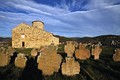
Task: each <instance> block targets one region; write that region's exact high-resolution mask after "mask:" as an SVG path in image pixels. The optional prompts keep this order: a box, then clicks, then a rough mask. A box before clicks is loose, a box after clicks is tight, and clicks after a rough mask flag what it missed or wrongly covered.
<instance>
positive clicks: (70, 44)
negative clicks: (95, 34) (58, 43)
mask: <svg viewBox="0 0 120 80" xmlns="http://www.w3.org/2000/svg"><path fill="white" fill-rule="evenodd" d="M66 43H67V44H66V45H65V47H64V51H65V53H67V56H68V57H73V53H74V51H75V43H74V42H73V41H67V42H66Z"/></svg>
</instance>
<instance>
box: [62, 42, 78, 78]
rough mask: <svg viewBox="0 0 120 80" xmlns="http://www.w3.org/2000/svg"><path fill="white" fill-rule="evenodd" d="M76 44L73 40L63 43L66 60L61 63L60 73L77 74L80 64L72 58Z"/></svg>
mask: <svg viewBox="0 0 120 80" xmlns="http://www.w3.org/2000/svg"><path fill="white" fill-rule="evenodd" d="M75 47H76V44H75V42H74V41H67V45H65V48H64V50H65V52H66V53H67V57H66V62H63V63H62V69H61V70H62V74H63V75H67V76H73V75H76V74H79V72H80V65H79V63H78V62H77V61H75V60H74V57H73V53H74V51H75Z"/></svg>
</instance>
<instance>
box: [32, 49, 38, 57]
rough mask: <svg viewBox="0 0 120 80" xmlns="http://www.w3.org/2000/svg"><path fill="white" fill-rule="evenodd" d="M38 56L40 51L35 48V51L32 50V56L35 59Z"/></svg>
mask: <svg viewBox="0 0 120 80" xmlns="http://www.w3.org/2000/svg"><path fill="white" fill-rule="evenodd" d="M37 54H38V51H37V50H36V49H34V48H33V49H32V50H31V56H33V57H35V56H37Z"/></svg>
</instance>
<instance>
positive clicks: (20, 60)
mask: <svg viewBox="0 0 120 80" xmlns="http://www.w3.org/2000/svg"><path fill="white" fill-rule="evenodd" d="M26 62H27V58H26V57H25V54H23V53H19V54H17V57H16V59H15V66H16V67H18V68H24V67H25V66H26Z"/></svg>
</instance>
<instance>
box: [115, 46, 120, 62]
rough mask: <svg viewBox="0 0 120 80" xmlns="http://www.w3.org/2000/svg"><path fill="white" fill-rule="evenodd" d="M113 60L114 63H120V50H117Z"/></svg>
mask: <svg viewBox="0 0 120 80" xmlns="http://www.w3.org/2000/svg"><path fill="white" fill-rule="evenodd" d="M113 60H114V61H120V49H118V48H117V49H116V50H115V54H113Z"/></svg>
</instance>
